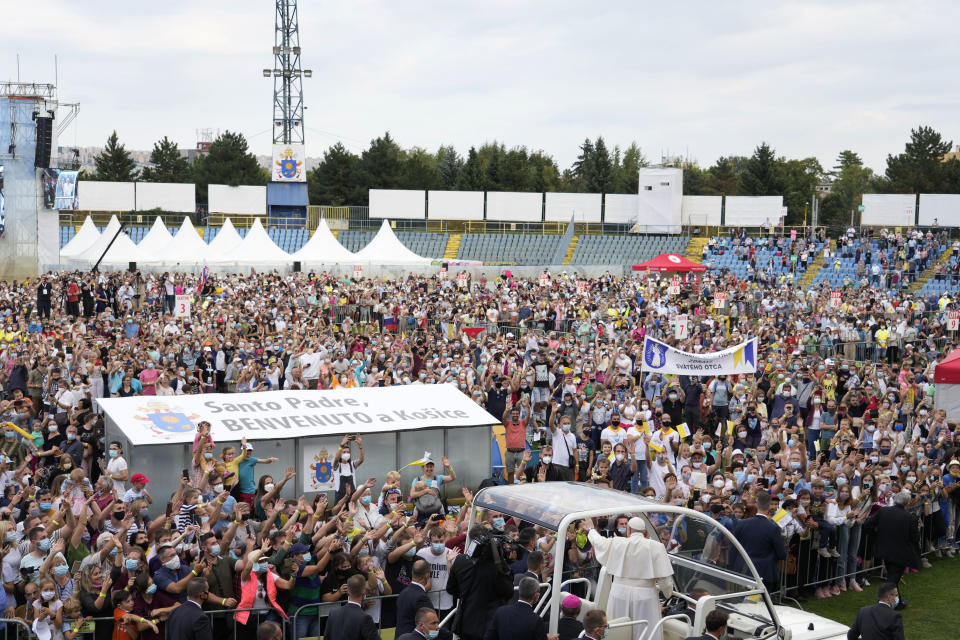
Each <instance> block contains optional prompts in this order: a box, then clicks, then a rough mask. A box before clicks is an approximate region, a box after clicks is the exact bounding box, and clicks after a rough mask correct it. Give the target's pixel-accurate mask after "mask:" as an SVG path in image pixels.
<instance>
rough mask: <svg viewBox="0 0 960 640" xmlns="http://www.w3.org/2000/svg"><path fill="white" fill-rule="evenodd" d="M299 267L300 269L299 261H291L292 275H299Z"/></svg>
mask: <svg viewBox="0 0 960 640" xmlns="http://www.w3.org/2000/svg"><path fill="white" fill-rule="evenodd" d="M300 267H301V265H300V261H299V260H294V261H293V272H294V273H300Z"/></svg>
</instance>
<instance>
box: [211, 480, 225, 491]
mask: <svg viewBox="0 0 960 640" xmlns="http://www.w3.org/2000/svg"><path fill="white" fill-rule="evenodd" d="M222 491H223V483H222V482H220V483H218V484H215V485H213V492H214V493H220V492H222Z"/></svg>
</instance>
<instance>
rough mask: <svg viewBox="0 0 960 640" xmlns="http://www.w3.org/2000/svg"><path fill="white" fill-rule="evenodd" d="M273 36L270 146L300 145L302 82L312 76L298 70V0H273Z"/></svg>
mask: <svg viewBox="0 0 960 640" xmlns="http://www.w3.org/2000/svg"><path fill="white" fill-rule="evenodd" d="M276 5H277V9H276V19H275V22H274V35H273V69H264V70H263V76H264V77H265V78H269V77H271V76H273V143H274V144H294V143H299V144H303V81H302V78H304V77H306V78H309V77H311V76H312V75H313V72H312V71H311V70H310V69H305V70H302V71H301V69H300V26H299V22H298V20H297V0H276Z"/></svg>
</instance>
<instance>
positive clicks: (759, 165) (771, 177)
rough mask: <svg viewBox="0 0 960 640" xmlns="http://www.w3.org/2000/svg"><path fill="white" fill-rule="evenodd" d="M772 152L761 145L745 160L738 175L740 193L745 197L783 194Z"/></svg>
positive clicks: (768, 146) (768, 147)
mask: <svg viewBox="0 0 960 640" xmlns="http://www.w3.org/2000/svg"><path fill="white" fill-rule="evenodd" d="M777 165H778V163H777V158H776V154H775V153H774V150H773V149H772V148H771V147H770V145H768V144H767V143H766V142H764V143H761V144H760V146H758V147H757V148H756V149H754V151H753V155H752V156H750V159H749V160H747V163H746V166H745V167H744V169H743V173H742V174H741V175H740V193H741V194H742V195H745V196H778V195H781V194H782V193H783V182H782V181H781V179H780V171H779V167H778V166H777Z"/></svg>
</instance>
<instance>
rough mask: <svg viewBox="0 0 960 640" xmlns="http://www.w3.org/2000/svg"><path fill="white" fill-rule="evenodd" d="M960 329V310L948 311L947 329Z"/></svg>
mask: <svg viewBox="0 0 960 640" xmlns="http://www.w3.org/2000/svg"><path fill="white" fill-rule="evenodd" d="M958 329H960V311H947V331H957V330H958Z"/></svg>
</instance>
